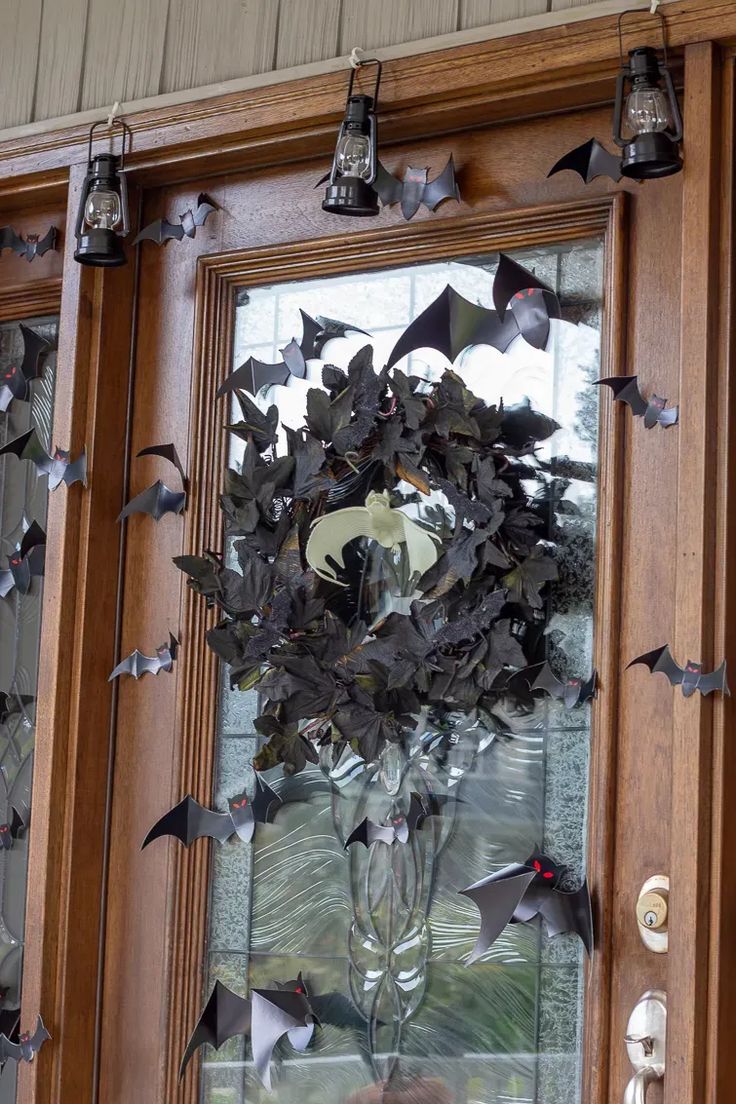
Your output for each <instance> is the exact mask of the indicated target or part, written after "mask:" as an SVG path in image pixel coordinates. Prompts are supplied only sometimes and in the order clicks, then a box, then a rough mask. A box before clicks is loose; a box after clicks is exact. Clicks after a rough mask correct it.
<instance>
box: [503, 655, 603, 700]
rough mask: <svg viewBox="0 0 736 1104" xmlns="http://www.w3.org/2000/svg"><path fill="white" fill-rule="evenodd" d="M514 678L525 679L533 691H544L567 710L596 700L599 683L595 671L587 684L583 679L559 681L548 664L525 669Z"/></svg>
mask: <svg viewBox="0 0 736 1104" xmlns="http://www.w3.org/2000/svg"><path fill="white" fill-rule="evenodd" d="M512 677H519V678H523V679H524V681H525V682H526V683H527V684H528V685H529V689H530V690H531V691H534V690H544V691H545V693H547V694H549V696H550V697H551V698H554V699H555V701H561V702H562V704H563V705H564V707H565V709H575V708H576V707H577V706H579V705H583V704H584V703H585V702H587V701H590V699H591V698H594V697H595V695H596V688H597V682H598V672H597V671H595V670H594V671H593V673H592V674H591V676H590V678H589V679H587V681H585V682H584V681H583V679H581V678H569V679H564V680H563V679H559V678H558V677H557V675H556V674H555V673H554V671H553V670H552V668H551V667H550V665H549V663H547V662H545V663H535V664H534V665H533V666H531V667H525V668H524V669H523V670H522V671H517V672H516V673H515V675H513V676H512Z"/></svg>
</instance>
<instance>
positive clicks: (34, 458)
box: [0, 429, 87, 491]
mask: <svg viewBox="0 0 736 1104" xmlns="http://www.w3.org/2000/svg"><path fill="white" fill-rule="evenodd" d="M10 453H12V454H13V455H14V456H17V457H18V459H19V460H30V461H31V463H32V464H33V465H34V467H35V468H36V470H37V471H39V472H41V474H42V475H48V477H49V490H50V491H55V490H56V488H57V487H58V486H59V485H60V484H61V483H65V484H66V486H67V487H71V485H72V484H73V483H81V484H82V485H83V486H84V487H86V486H87V454H86V452H85V451H84V449H82V451H81V453H80V454H79V456H78V457H77V459H76V460H74V461H71V460H70V459H69V457H70V455H71V454H70V453H68V452H65V451H64V450H63V449H60V448H58V446H57V447H56V448H55V449H54V453H53V455H52V456H49V454H48V453H47V452H46V449H45V448H44V447H43V445H42V444H41V441H40V440H39V437H38V433H37V432H36V430H35V429H29V430H28V432H27V433H22V434H21V435H20V437H15V438H14V439H13V440H12V441H8V443H7V445H3V447H2V448H0V456H6V455H9V454H10Z"/></svg>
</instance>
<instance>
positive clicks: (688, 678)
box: [626, 644, 731, 698]
mask: <svg viewBox="0 0 736 1104" xmlns="http://www.w3.org/2000/svg"><path fill="white" fill-rule="evenodd" d="M636 663H643V664H644V665H645V666H646V667H648V668H649V670H650V671H651V672H652V674H657V673H659V674H662V675H666V676H667V678H668V679H669V680H670V682H671V683H672V685H673V686H682V693H683V695H684V696H685V697H686V698H689V697H690V696H691V695H692V694H694V693H695V691H696V690H699V691H700V693H701V694H711V693H712V692H713V691H714V690H720V691H721V693H722V694H726V695H728V697H730V696H731V691H730V690H729V689H728V683H727V682H726V661H725V659H724V661H723V663H722V664H721V666H720V667H718V668H717V669H716V670H715V671H711V672H710V674H708V675H704V674H703V664H702V663H693V661H692V660H691V659H689V660H688V661H687V663H686V665H685V666H684V667H679V666H678V665H677V663H675V661H674V659H673V658H672V653H671V652H670V647H669V644H664V645H663V646H662V647H661V648H655V649H654V651H653V652H645V653H644V655H640V656H637V658H636V659H632V661H631V663H629V664H628V665H627V668H626V669H627V670H628V668H629V667H633V666H634V664H636Z"/></svg>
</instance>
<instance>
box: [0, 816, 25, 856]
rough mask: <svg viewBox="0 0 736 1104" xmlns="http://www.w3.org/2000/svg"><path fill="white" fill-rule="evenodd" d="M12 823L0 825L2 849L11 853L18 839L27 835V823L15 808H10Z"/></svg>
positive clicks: (0, 844)
mask: <svg viewBox="0 0 736 1104" xmlns="http://www.w3.org/2000/svg"><path fill="white" fill-rule="evenodd" d="M10 812H11V817H10V822H9V823H8V822H6V823H5V824H0V847H1V848H2V849H3V851H10V850H11V848H12V846H13V844H14V843H15V841H16V840H17V839H21V838H22V837H23V835H24V834H25V830H26V822H25V821H24V820H23V817H22V816H21V815H20V813H19V812H18V810H17V809H16V808H14V806H12V805H11V806H10Z"/></svg>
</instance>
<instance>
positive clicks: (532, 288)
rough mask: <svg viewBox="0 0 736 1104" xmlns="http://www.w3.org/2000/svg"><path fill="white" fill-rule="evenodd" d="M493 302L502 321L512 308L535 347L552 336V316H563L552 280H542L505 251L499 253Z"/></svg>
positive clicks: (522, 332) (544, 345)
mask: <svg viewBox="0 0 736 1104" xmlns="http://www.w3.org/2000/svg"><path fill="white" fill-rule="evenodd" d="M493 305H494V307H495V308H496V311H497V312H498V317H499V318H500V319H501V321H503V319H504V316H505V314H506V310H507V308H509V309H510V310H511V313H512V314H513V316H514V318H515V319H516V323H517V325H518V327H519V332H520V333H521V334H523V335H524V340H525V341H528V342H529V344H530V345H533V346H534V348H535V349H544V348H545V347H546V345H547V341H548V340H549V320H550V318H559V317H560V304H559V302H558V300H557V296H556V295H555V293H554V291H553V290H552V288H551V287H550V286H549V284H545V282H544V280H540V279H539V277H538V276H535V275H534V273H533V272H530V271H529V269H527V268H524V266H523V265H520V264H519V262H518V261H514V260H513V259H512V258H511V257H509V256H508V255H507V254H506V253H499V255H498V268H497V269H496V275H495V276H494V277H493Z"/></svg>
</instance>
